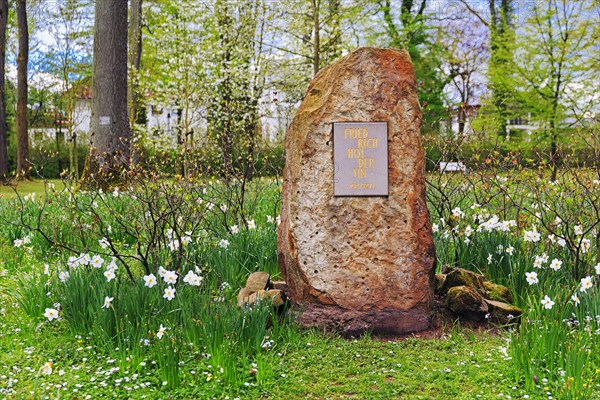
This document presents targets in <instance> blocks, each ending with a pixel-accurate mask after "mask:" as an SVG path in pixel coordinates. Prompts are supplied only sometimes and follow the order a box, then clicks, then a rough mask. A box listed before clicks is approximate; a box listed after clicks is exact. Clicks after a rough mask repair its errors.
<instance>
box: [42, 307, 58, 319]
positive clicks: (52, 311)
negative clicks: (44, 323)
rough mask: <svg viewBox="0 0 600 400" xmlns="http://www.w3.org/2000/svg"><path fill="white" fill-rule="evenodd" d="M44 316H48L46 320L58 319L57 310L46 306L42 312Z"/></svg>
mask: <svg viewBox="0 0 600 400" xmlns="http://www.w3.org/2000/svg"><path fill="white" fill-rule="evenodd" d="M44 317H46V318H48V321H52V320H53V319H58V310H56V309H54V308H46V312H44Z"/></svg>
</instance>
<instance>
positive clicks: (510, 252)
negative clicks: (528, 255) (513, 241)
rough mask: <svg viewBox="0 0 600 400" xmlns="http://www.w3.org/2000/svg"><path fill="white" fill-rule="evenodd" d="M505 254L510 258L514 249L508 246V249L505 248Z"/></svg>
mask: <svg viewBox="0 0 600 400" xmlns="http://www.w3.org/2000/svg"><path fill="white" fill-rule="evenodd" d="M506 252H507V253H508V254H509V255H511V256H512V255H513V253H514V252H515V248H514V247H512V246H508V247H507V248H506Z"/></svg>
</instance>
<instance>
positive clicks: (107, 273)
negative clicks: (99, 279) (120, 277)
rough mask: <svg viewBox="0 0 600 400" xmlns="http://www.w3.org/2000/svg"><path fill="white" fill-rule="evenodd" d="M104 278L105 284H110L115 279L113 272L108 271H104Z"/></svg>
mask: <svg viewBox="0 0 600 400" xmlns="http://www.w3.org/2000/svg"><path fill="white" fill-rule="evenodd" d="M104 276H105V277H106V281H107V282H110V281H112V280H113V279H115V278H116V277H117V276H116V275H115V271H113V270H110V269H107V270H106V271H104Z"/></svg>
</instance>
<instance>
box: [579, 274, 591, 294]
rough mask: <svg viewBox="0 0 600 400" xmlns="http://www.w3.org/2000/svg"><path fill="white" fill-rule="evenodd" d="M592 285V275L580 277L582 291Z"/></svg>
mask: <svg viewBox="0 0 600 400" xmlns="http://www.w3.org/2000/svg"><path fill="white" fill-rule="evenodd" d="M591 287H592V277H591V276H586V277H585V278H581V288H580V289H579V290H581V291H582V292H584V293H585V292H586V291H587V290H588V289H590V288H591Z"/></svg>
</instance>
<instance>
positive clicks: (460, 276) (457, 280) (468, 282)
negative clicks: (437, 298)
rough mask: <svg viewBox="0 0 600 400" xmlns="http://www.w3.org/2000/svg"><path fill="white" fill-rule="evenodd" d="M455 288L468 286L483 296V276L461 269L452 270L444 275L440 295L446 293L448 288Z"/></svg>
mask: <svg viewBox="0 0 600 400" xmlns="http://www.w3.org/2000/svg"><path fill="white" fill-rule="evenodd" d="M455 286H469V287H470V288H473V289H475V290H477V291H478V292H479V293H480V294H482V295H484V294H485V289H484V287H483V276H482V275H479V274H476V273H475V272H473V271H469V270H466V269H462V268H454V269H452V271H450V272H449V273H448V274H447V275H446V279H445V280H444V285H443V286H442V293H447V292H448V290H450V288H453V287H455Z"/></svg>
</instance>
